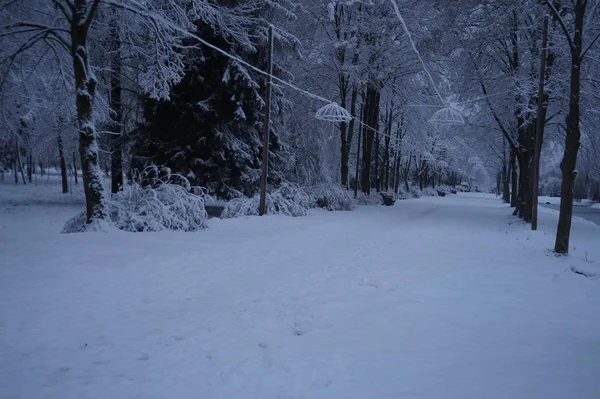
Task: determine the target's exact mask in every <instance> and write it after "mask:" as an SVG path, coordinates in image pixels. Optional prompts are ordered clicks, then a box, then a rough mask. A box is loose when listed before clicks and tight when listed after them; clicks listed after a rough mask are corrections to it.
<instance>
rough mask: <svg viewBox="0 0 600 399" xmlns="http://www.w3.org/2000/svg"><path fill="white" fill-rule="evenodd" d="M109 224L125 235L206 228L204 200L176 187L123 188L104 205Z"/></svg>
mask: <svg viewBox="0 0 600 399" xmlns="http://www.w3.org/2000/svg"><path fill="white" fill-rule="evenodd" d="M108 209H109V215H110V220H111V222H112V223H113V224H114V225H115V227H117V228H118V229H120V230H125V231H134V232H135V231H161V230H181V231H198V230H201V229H204V228H206V219H207V218H208V215H207V214H206V210H205V209H204V199H203V198H202V197H200V196H198V195H196V194H192V193H190V192H188V191H187V190H186V188H185V187H182V186H180V185H177V184H169V183H163V184H159V185H158V186H156V187H142V186H140V185H139V184H137V183H133V184H131V185H128V186H125V187H124V190H123V191H121V192H119V193H117V194H115V195H114V196H113V198H112V199H111V200H110V201H109V202H108Z"/></svg>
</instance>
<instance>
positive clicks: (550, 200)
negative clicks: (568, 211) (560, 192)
mask: <svg viewBox="0 0 600 399" xmlns="http://www.w3.org/2000/svg"><path fill="white" fill-rule="evenodd" d="M538 203H540V204H550V205H560V197H548V196H544V195H540V196H539V197H538ZM591 204H592V202H591V201H590V200H587V199H585V200H580V201H574V202H573V206H590V205H591Z"/></svg>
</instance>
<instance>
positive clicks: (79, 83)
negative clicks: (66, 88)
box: [71, 0, 106, 224]
mask: <svg viewBox="0 0 600 399" xmlns="http://www.w3.org/2000/svg"><path fill="white" fill-rule="evenodd" d="M97 4H98V0H91V1H89V0H75V1H74V3H73V5H74V11H75V12H74V15H73V20H72V21H71V56H72V58H73V71H74V75H75V90H76V108H77V122H78V125H79V156H80V158H81V173H82V180H83V190H84V193H85V208H86V223H87V224H90V223H92V222H94V221H96V220H101V219H104V218H105V216H106V214H105V210H104V203H103V192H104V188H103V186H102V174H101V172H100V168H99V166H98V134H97V132H96V126H95V124H94V115H93V112H92V111H93V104H94V96H95V94H96V77H95V76H94V74H93V72H92V69H91V65H90V62H89V49H88V29H89V24H90V22H91V20H92V19H93V13H94V12H95V9H96V7H97Z"/></svg>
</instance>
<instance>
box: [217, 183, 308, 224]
mask: <svg viewBox="0 0 600 399" xmlns="http://www.w3.org/2000/svg"><path fill="white" fill-rule="evenodd" d="M259 201H260V197H259V196H258V194H257V195H255V196H254V197H252V198H248V197H241V198H235V199H233V200H231V201H229V202H227V204H226V205H225V209H224V210H223V213H222V215H221V217H222V218H223V219H227V218H236V217H240V216H257V215H258V214H259V212H258V206H259ZM310 205H311V200H310V197H309V196H308V195H307V194H306V192H305V191H304V190H302V189H301V188H300V187H298V186H295V185H292V184H289V183H285V184H283V185H282V186H281V187H279V188H278V189H277V190H275V191H274V192H272V193H267V198H266V213H267V214H268V215H287V216H306V215H307V214H308V209H309V208H310Z"/></svg>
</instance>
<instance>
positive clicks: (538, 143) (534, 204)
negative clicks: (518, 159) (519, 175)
mask: <svg viewBox="0 0 600 399" xmlns="http://www.w3.org/2000/svg"><path fill="white" fill-rule="evenodd" d="M547 47H548V16H546V17H544V30H543V33H542V59H541V62H540V84H539V87H538V104H537V121H536V126H535V145H534V152H533V173H532V174H533V181H532V182H531V230H537V222H538V189H539V180H540V157H541V153H542V140H543V135H544V124H545V123H546V120H545V119H546V115H545V114H546V113H545V112H544V98H545V96H544V83H545V78H546V52H547Z"/></svg>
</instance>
